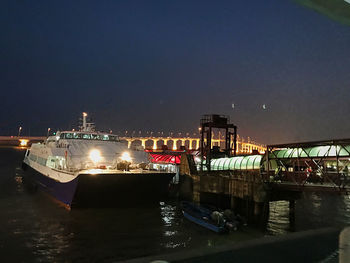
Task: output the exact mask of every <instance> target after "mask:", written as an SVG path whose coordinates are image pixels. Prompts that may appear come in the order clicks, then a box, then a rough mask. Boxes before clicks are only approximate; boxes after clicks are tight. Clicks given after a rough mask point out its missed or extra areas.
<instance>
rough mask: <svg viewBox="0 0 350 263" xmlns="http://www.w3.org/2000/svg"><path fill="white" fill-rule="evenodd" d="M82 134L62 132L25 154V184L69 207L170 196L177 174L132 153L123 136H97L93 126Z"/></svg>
mask: <svg viewBox="0 0 350 263" xmlns="http://www.w3.org/2000/svg"><path fill="white" fill-rule="evenodd" d="M86 117H87V114H86V113H84V114H83V125H82V127H81V128H80V130H79V131H60V132H57V133H56V134H55V136H49V137H48V138H47V139H46V141H45V142H44V143H33V144H32V146H31V147H30V149H28V150H27V151H26V153H25V156H24V160H23V169H24V170H26V172H25V180H28V181H29V182H31V183H32V185H33V186H34V187H35V188H38V189H40V190H43V191H45V192H46V193H48V194H50V195H51V196H53V197H54V198H55V199H56V200H58V201H59V202H60V203H62V204H64V206H65V207H67V208H69V209H70V208H71V207H72V206H75V205H89V204H97V205H101V206H103V205H105V204H113V203H116V202H121V201H122V200H130V199H134V200H135V199H136V200H135V201H137V200H142V201H144V200H145V199H148V198H149V199H158V198H160V197H161V196H164V195H166V193H167V190H168V186H169V182H170V180H171V179H172V177H173V176H174V173H170V172H169V173H168V172H164V171H163V172H159V171H154V170H149V160H148V154H147V153H146V152H144V151H136V150H130V149H128V148H127V146H126V145H125V144H124V143H122V142H121V141H120V140H119V137H118V136H117V135H113V134H109V133H103V132H96V131H95V130H94V125H93V124H92V123H87V121H86Z"/></svg>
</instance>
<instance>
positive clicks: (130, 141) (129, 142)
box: [127, 140, 132, 149]
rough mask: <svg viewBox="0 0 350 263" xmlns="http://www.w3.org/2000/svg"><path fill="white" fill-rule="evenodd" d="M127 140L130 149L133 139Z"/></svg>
mask: <svg viewBox="0 0 350 263" xmlns="http://www.w3.org/2000/svg"><path fill="white" fill-rule="evenodd" d="M127 142H128V148H129V149H130V147H131V143H132V140H127Z"/></svg>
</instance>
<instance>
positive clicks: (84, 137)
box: [83, 134, 91, 140]
mask: <svg viewBox="0 0 350 263" xmlns="http://www.w3.org/2000/svg"><path fill="white" fill-rule="evenodd" d="M83 139H87V140H90V139H91V137H90V134H83Z"/></svg>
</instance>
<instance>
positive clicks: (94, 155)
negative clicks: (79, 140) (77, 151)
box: [89, 149, 102, 163]
mask: <svg viewBox="0 0 350 263" xmlns="http://www.w3.org/2000/svg"><path fill="white" fill-rule="evenodd" d="M89 157H90V159H91V161H93V162H94V163H98V162H99V161H101V159H102V157H101V152H100V151H99V150H96V149H93V150H91V151H90V153H89Z"/></svg>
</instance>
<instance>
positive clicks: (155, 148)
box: [152, 139, 158, 150]
mask: <svg viewBox="0 0 350 263" xmlns="http://www.w3.org/2000/svg"><path fill="white" fill-rule="evenodd" d="M152 141H153V150H157V142H158V140H156V139H153V140H152Z"/></svg>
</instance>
